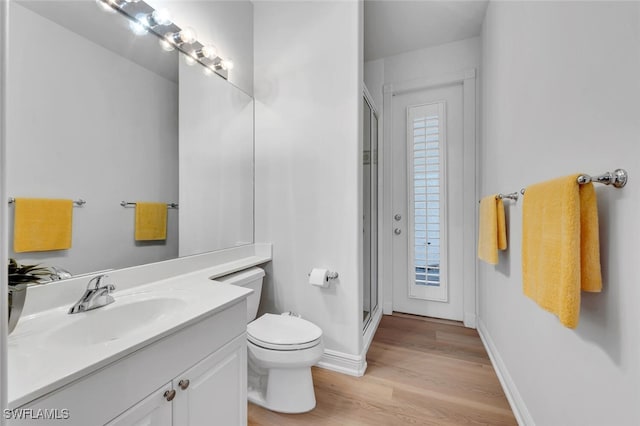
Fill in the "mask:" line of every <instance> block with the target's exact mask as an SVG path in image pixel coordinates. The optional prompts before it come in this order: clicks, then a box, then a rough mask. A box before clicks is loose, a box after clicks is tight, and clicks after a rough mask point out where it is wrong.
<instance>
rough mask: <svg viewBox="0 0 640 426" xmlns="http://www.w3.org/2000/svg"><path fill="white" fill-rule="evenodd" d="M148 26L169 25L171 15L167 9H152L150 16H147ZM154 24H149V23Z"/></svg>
mask: <svg viewBox="0 0 640 426" xmlns="http://www.w3.org/2000/svg"><path fill="white" fill-rule="evenodd" d="M147 21H148V22H149V24H150V26H153V27H155V26H156V25H171V15H170V14H169V11H168V10H167V9H158V10H154V11H153V13H152V14H151V16H149V17H148V18H147ZM152 23H153V24H154V25H151V24H152Z"/></svg>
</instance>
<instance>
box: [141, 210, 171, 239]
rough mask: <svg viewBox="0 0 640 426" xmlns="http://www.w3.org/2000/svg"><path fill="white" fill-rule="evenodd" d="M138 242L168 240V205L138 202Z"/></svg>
mask: <svg viewBox="0 0 640 426" xmlns="http://www.w3.org/2000/svg"><path fill="white" fill-rule="evenodd" d="M135 238H136V241H157V240H166V239H167V205H166V204H165V203H144V202H140V201H138V202H136V235H135Z"/></svg>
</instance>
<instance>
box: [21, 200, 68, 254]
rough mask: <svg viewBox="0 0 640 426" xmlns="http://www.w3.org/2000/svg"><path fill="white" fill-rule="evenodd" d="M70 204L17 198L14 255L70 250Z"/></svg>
mask: <svg viewBox="0 0 640 426" xmlns="http://www.w3.org/2000/svg"><path fill="white" fill-rule="evenodd" d="M72 220H73V201H72V200H53V199H44V198H16V201H15V218H14V222H13V251H14V252H16V253H23V252H28V251H49V250H65V249H69V248H71V228H72V227H71V224H72Z"/></svg>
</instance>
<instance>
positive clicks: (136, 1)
mask: <svg viewBox="0 0 640 426" xmlns="http://www.w3.org/2000/svg"><path fill="white" fill-rule="evenodd" d="M124 1H125V2H127V3H138V2H139V1H140V0H124Z"/></svg>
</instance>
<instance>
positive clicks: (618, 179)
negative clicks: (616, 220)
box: [520, 169, 629, 195]
mask: <svg viewBox="0 0 640 426" xmlns="http://www.w3.org/2000/svg"><path fill="white" fill-rule="evenodd" d="M627 180H629V173H627V171H626V170H625V169H615V170H614V171H613V173H612V172H606V173H603V174H601V175H597V176H589V175H580V176H578V179H577V181H578V184H580V185H584V184H587V183H590V182H595V183H601V184H604V185H613V186H615V187H616V188H622V187H623V186H625V185H626V184H627ZM520 193H521V194H522V195H524V188H522V189H521V190H520Z"/></svg>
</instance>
